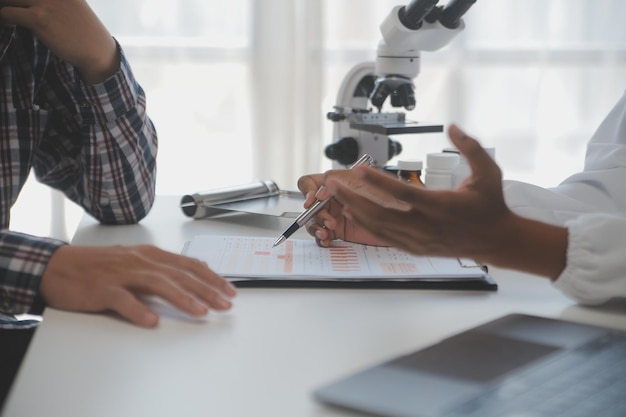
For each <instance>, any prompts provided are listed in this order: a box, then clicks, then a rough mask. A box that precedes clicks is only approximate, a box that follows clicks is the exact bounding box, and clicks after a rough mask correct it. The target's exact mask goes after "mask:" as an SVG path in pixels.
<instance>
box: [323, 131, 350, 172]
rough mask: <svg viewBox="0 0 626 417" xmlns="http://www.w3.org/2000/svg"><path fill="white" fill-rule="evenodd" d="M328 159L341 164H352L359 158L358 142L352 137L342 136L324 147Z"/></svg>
mask: <svg viewBox="0 0 626 417" xmlns="http://www.w3.org/2000/svg"><path fill="white" fill-rule="evenodd" d="M324 152H325V154H326V157H328V159H330V160H333V161H337V162H338V163H340V164H341V165H352V164H353V163H354V162H355V161H356V160H357V159H358V158H359V143H358V142H357V141H356V139H354V138H350V137H347V138H342V139H340V140H338V141H337V142H335V143H333V144H331V145H328V146H327V147H326V149H325V151H324Z"/></svg>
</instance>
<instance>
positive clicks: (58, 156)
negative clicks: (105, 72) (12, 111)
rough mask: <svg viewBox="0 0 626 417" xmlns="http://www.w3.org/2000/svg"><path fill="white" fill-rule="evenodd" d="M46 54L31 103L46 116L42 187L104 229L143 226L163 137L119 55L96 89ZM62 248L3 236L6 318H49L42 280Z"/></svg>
mask: <svg viewBox="0 0 626 417" xmlns="http://www.w3.org/2000/svg"><path fill="white" fill-rule="evenodd" d="M40 53H41V55H44V54H46V56H48V57H47V58H46V60H47V61H46V62H47V63H46V70H45V72H44V74H43V76H42V77H41V79H40V80H39V81H38V84H37V86H36V89H35V98H34V100H33V108H34V109H36V110H37V111H38V112H39V113H40V114H41V115H46V125H45V131H44V134H43V135H42V137H41V138H40V140H39V143H38V144H37V146H36V150H35V154H34V160H33V167H34V170H35V174H36V176H37V179H38V180H39V181H40V182H43V183H45V184H48V185H50V186H52V187H54V188H56V189H59V190H61V191H62V192H63V193H64V194H65V195H66V196H67V197H68V198H70V199H71V200H73V201H74V202H76V203H77V204H79V205H80V206H82V207H83V208H84V209H85V210H86V211H87V212H88V213H90V214H91V215H92V216H94V217H95V218H96V219H98V220H99V221H100V222H102V223H106V224H128V223H135V222H137V221H139V220H140V219H141V218H143V217H144V216H145V215H146V214H147V213H148V211H149V210H150V208H151V206H152V204H153V202H154V190H155V179H156V151H157V136H156V131H155V129H154V126H153V124H152V122H151V121H150V119H149V118H148V116H147V114H146V100H145V95H144V92H143V90H142V89H141V87H140V86H139V84H138V83H137V82H136V81H135V79H134V76H133V74H132V71H131V68H130V66H129V64H128V62H127V61H126V58H125V57H124V54H123V53H122V51H121V48H120V57H121V67H120V70H119V71H118V72H117V73H116V74H114V75H113V76H112V77H110V78H108V79H107V80H105V81H104V82H102V83H100V84H96V85H85V84H83V83H82V81H81V80H80V77H79V75H78V74H77V72H76V70H75V69H74V68H73V67H72V66H71V65H68V64H66V63H64V62H62V61H60V60H58V59H57V58H56V57H54V56H52V55H49V54H48V52H47V50H45V47H44V46H43V45H41V46H40ZM64 244H66V243H64V242H60V241H56V240H53V239H48V238H41V237H34V236H29V235H26V234H21V233H17V232H13V231H9V230H8V229H2V230H0V312H3V313H7V314H25V313H29V314H39V313H40V312H41V311H42V310H43V307H44V304H43V300H42V299H41V298H40V296H39V285H40V281H41V277H42V276H43V273H44V271H45V268H46V266H47V264H48V261H49V259H50V257H51V256H52V255H53V254H54V251H55V250H56V249H58V248H59V247H60V246H62V245H64ZM13 326H16V325H15V324H13V323H11V320H7V319H6V316H4V318H2V320H0V328H3V327H4V328H6V327H13ZM17 327H19V326H17Z"/></svg>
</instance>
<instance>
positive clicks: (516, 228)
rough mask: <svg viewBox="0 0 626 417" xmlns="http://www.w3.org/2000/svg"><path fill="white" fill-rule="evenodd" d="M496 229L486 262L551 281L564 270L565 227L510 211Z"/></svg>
mask: <svg viewBox="0 0 626 417" xmlns="http://www.w3.org/2000/svg"><path fill="white" fill-rule="evenodd" d="M496 230H497V237H496V238H495V243H496V249H495V250H494V251H493V252H491V253H490V254H487V256H486V257H485V258H484V261H485V262H486V263H489V264H492V265H494V266H498V267H502V268H509V269H516V270H520V271H524V272H529V273H532V274H536V275H541V276H544V277H548V278H550V279H553V280H554V279H556V278H558V276H559V275H560V274H561V273H562V272H563V270H564V269H565V264H566V261H567V243H568V231H567V228H565V227H560V226H554V225H551V224H547V223H542V222H539V221H535V220H531V219H528V218H524V217H521V216H518V215H516V214H514V213H511V214H510V215H509V216H507V217H506V219H504V221H503V222H502V224H501V225H499V226H498V227H497V228H496Z"/></svg>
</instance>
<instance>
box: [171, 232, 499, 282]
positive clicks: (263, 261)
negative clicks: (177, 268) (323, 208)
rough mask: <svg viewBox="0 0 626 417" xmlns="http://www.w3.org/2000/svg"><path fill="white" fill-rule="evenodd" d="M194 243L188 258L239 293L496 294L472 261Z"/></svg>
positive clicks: (212, 240) (264, 241)
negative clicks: (310, 290) (203, 264)
mask: <svg viewBox="0 0 626 417" xmlns="http://www.w3.org/2000/svg"><path fill="white" fill-rule="evenodd" d="M273 241H274V239H272V238H259V237H245V236H208V235H200V236H196V237H194V238H193V239H192V240H190V241H189V242H187V243H186V244H185V247H184V248H183V251H182V253H183V254H184V255H187V256H190V257H193V258H196V259H199V260H202V261H204V262H206V263H207V264H208V265H209V267H210V268H211V269H213V270H214V271H215V272H216V273H218V274H220V275H222V276H224V277H225V278H227V279H228V280H229V281H230V282H231V283H233V284H234V285H235V286H237V287H241V288H335V289H342V288H343V289H356V288H362V289H430V290H474V291H497V289H498V285H497V283H496V282H495V281H494V280H493V278H492V277H491V276H490V275H489V273H488V271H487V269H486V268H485V267H484V266H482V265H479V264H477V263H476V262H473V261H471V260H465V259H458V258H440V257H425V256H415V255H412V254H409V253H406V252H403V251H400V250H399V249H395V248H389V247H376V246H367V245H359V244H355V243H349V242H343V241H336V242H333V245H332V246H331V247H330V248H321V247H319V246H317V244H316V243H315V241H314V240H313V239H289V240H288V241H286V242H285V243H284V244H283V245H281V246H278V247H272V245H273Z"/></svg>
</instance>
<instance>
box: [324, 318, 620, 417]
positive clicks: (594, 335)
mask: <svg viewBox="0 0 626 417" xmlns="http://www.w3.org/2000/svg"><path fill="white" fill-rule="evenodd" d="M625 394H626V332H623V331H617V330H612V329H607V328H603V327H596V326H590V325H583V324H578V323H573V322H569V321H564V320H557V319H549V318H543V317H536V316H530V315H524V314H511V315H507V316H504V317H502V318H499V319H496V320H494V321H491V322H489V323H487V324H484V325H481V326H479V327H475V328H472V329H470V330H468V331H465V332H463V333H459V334H457V335H455V336H452V337H450V338H448V339H445V340H443V341H441V342H439V343H437V344H435V345H432V346H430V347H427V348H425V349H421V350H419V351H416V352H413V353H411V354H408V355H406V356H402V357H399V358H396V359H393V360H391V361H388V362H385V363H382V364H379V365H376V366H373V367H371V368H369V369H365V370H363V371H361V372H357V373H356V374H354V375H350V376H347V377H345V378H342V379H340V380H338V381H336V382H332V383H329V384H327V385H325V386H322V387H320V388H318V389H316V390H315V391H314V397H315V398H316V399H317V400H319V401H321V402H323V403H326V404H330V405H332V406H338V407H343V408H347V409H351V410H357V411H361V412H363V413H367V415H376V416H386V417H461V416H462V417H491V416H497V417H559V416H567V417H579V416H580V417H618V416H619V417H624V416H626V395H625Z"/></svg>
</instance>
